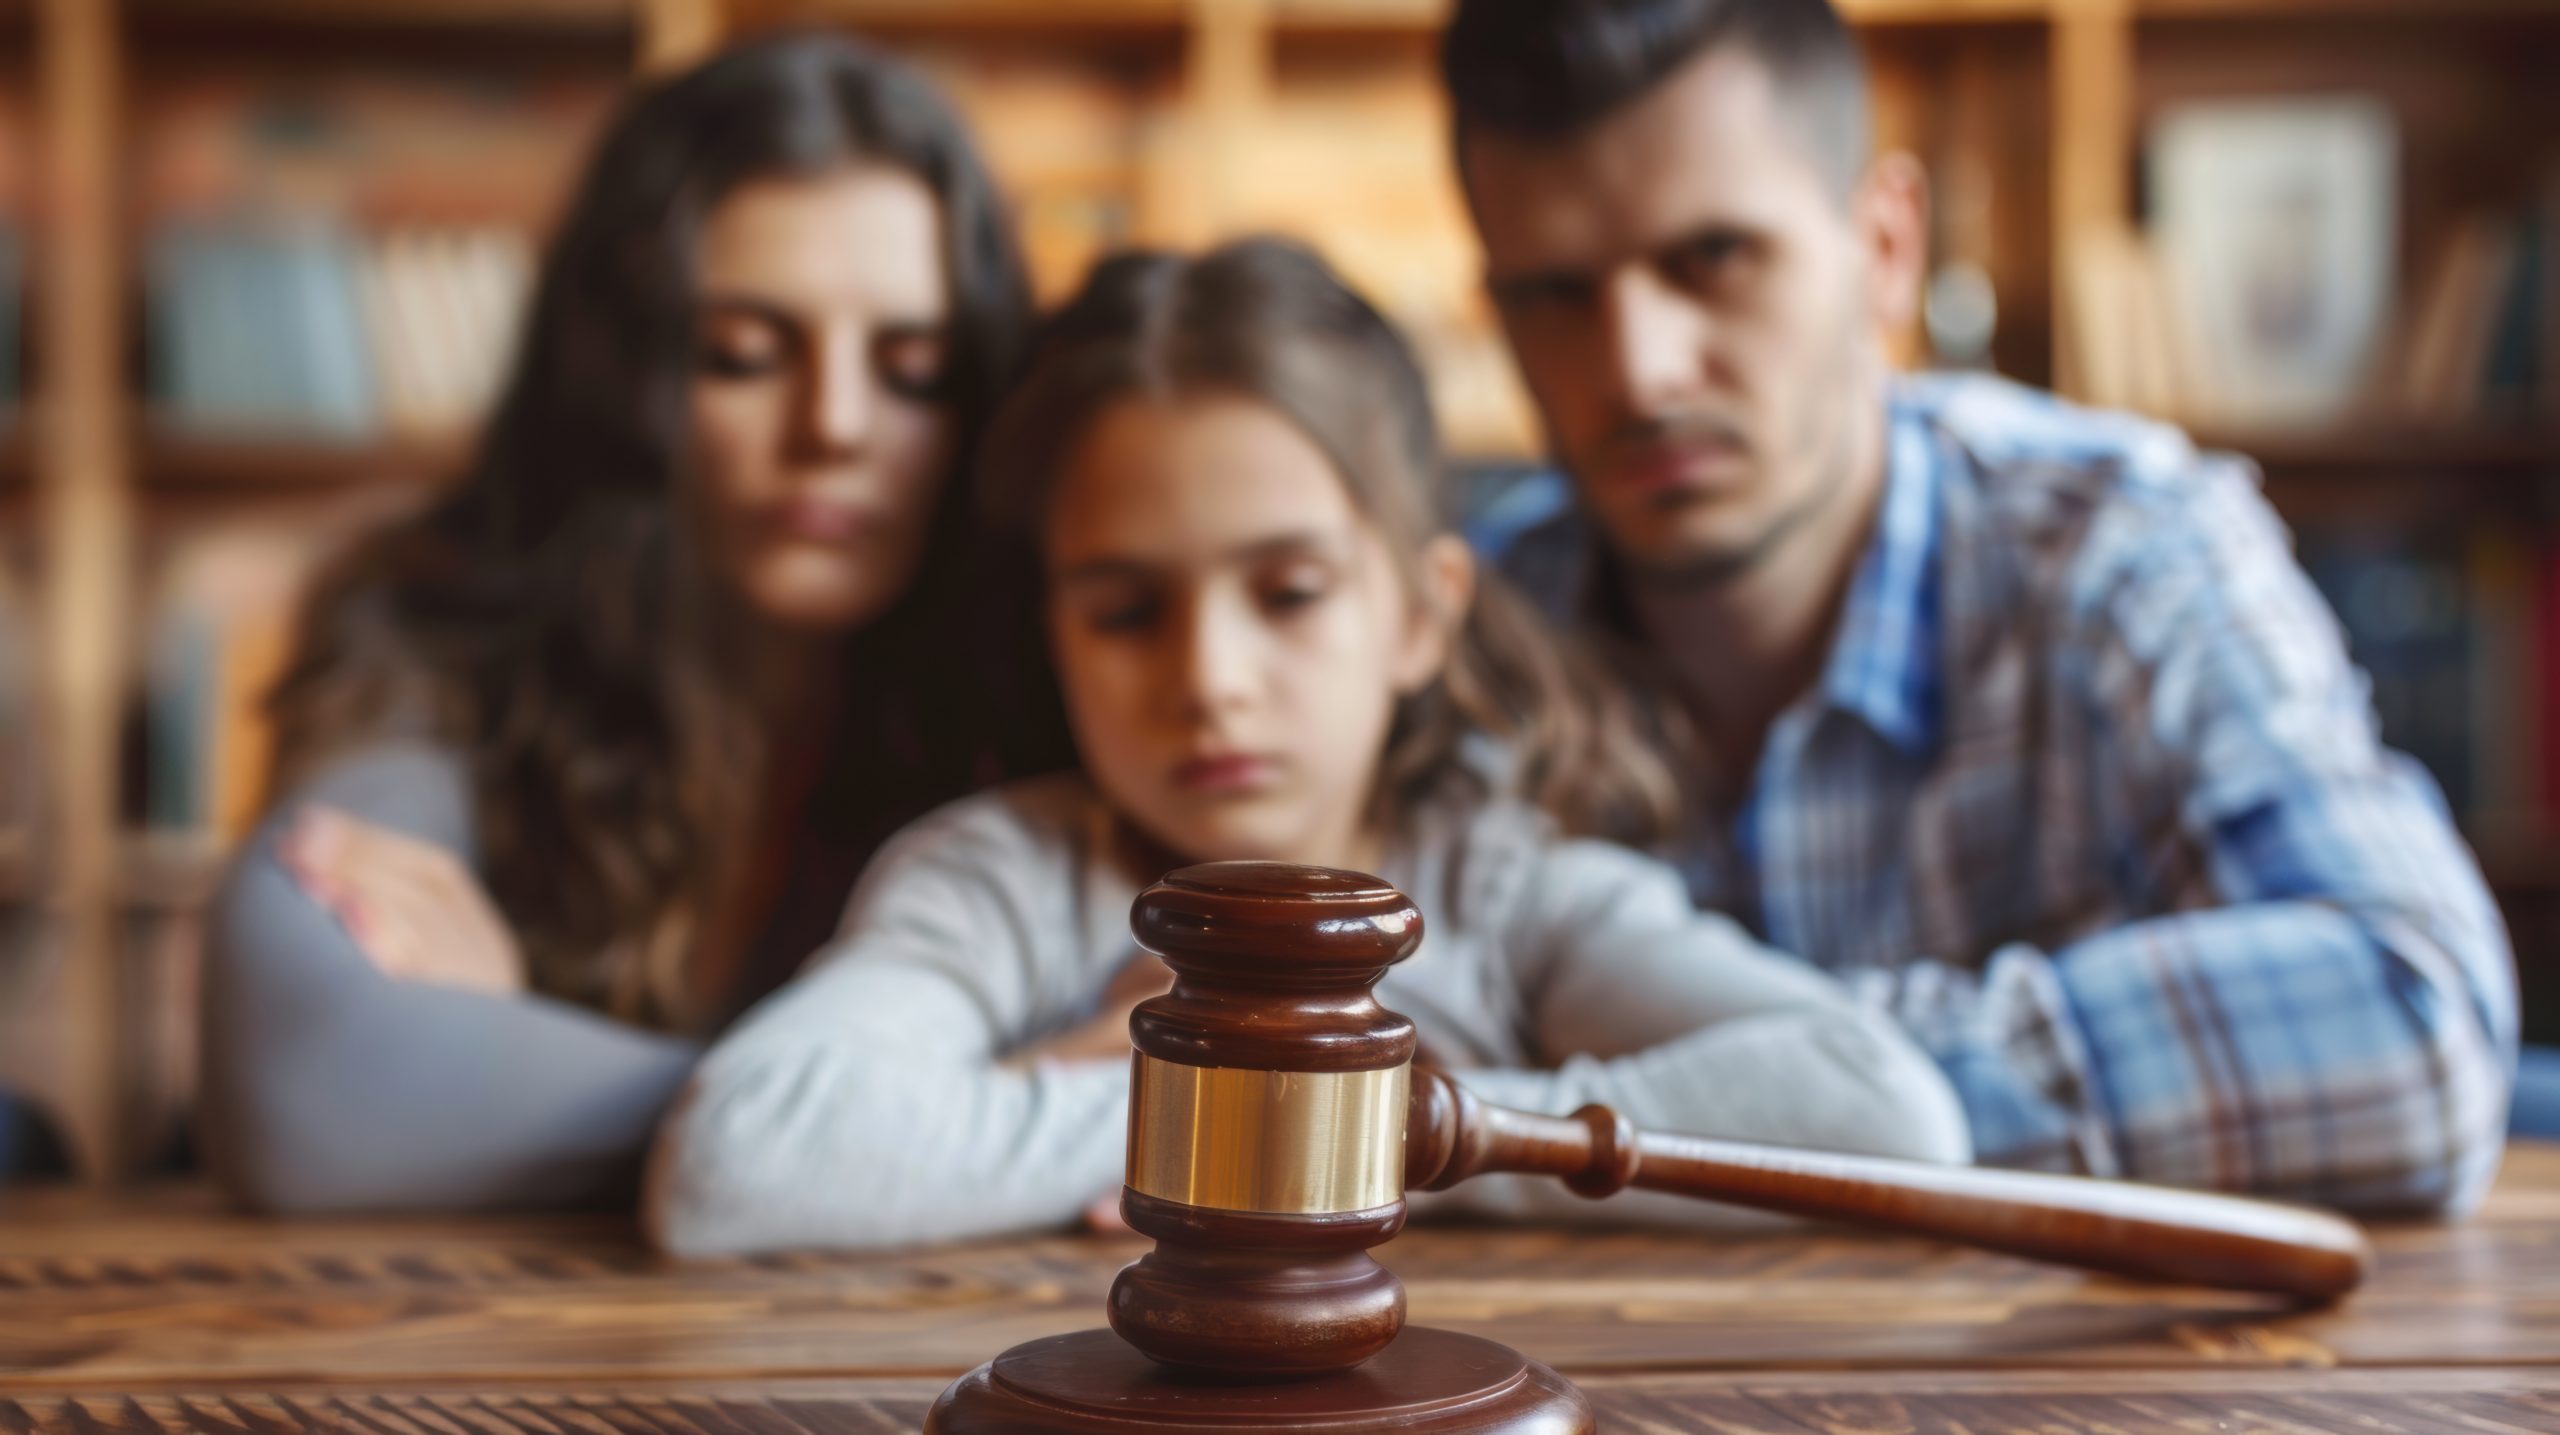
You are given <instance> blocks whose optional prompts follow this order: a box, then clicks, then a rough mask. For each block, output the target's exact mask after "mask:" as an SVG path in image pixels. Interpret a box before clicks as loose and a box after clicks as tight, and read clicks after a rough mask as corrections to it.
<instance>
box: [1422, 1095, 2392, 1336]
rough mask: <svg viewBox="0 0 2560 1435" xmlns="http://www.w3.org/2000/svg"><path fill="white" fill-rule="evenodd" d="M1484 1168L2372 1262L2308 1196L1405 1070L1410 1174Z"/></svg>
mask: <svg viewBox="0 0 2560 1435" xmlns="http://www.w3.org/2000/svg"><path fill="white" fill-rule="evenodd" d="M1492 1172H1521V1173H1527V1174H1533V1175H1548V1176H1557V1177H1561V1178H1563V1180H1564V1183H1565V1185H1566V1186H1567V1187H1568V1188H1570V1189H1572V1190H1573V1191H1575V1192H1577V1193H1579V1194H1581V1195H1585V1196H1593V1197H1599V1196H1607V1195H1611V1194H1614V1193H1615V1192H1617V1191H1620V1190H1623V1189H1624V1188H1626V1187H1628V1186H1636V1187H1639V1188H1641V1189H1644V1190H1650V1191H1668V1192H1672V1193H1675V1194H1678V1195H1683V1196H1700V1197H1705V1198H1707V1199H1709V1200H1716V1201H1725V1202H1730V1203H1731V1204H1734V1205H1737V1206H1751V1207H1756V1208H1758V1209H1760V1210H1764V1211H1777V1212H1782V1213H1784V1214H1787V1215H1792V1216H1806V1217H1813V1218H1817V1219H1826V1220H1834V1221H1841V1222H1846V1223H1850V1224H1854V1225H1860V1226H1871V1227H1877V1228H1881V1229H1884V1230H1889V1231H1900V1232H1903V1233H1905V1234H1908V1235H1915V1236H1926V1237H1930V1238H1932V1239H1935V1240H1942V1241H1954V1242H1958V1243H1960V1244H1963V1245H1968V1246H1977V1247H1980V1248H1981V1249H1983V1250H1989V1251H1999V1252H2002V1253H2004V1254H2008V1255H2015V1256H2026V1257H2030V1258H2032V1259H2035V1260H2042V1261H2054V1262H2058V1263H2060V1264H2063V1265H2071V1266H2080V1267H2084V1268H2086V1269H2089V1270H2099V1271H2107V1272H2110V1273H2112V1274H2115V1275H2123V1276H2132V1277H2135V1278H2137V1279H2141V1280H2154V1281H2169V1282H2174V1283H2177V1284H2182V1285H2198V1286H2213V1287H2218V1288H2222V1289H2229V1290H2246V1291H2264V1292H2270V1293H2273V1294H2278V1295H2286V1296H2293V1297H2296V1298H2299V1299H2304V1300H2314V1301H2326V1300H2334V1299H2336V1298H2337V1297H2339V1296H2342V1295H2345V1294H2346V1293H2347V1292H2349V1291H2351V1290H2353V1289H2355V1288H2356V1286H2357V1285H2358V1284H2359V1283H2360V1282H2362V1281H2363V1279H2364V1276H2365V1272H2366V1270H2367V1269H2368V1268H2369V1267H2370V1266H2371V1265H2372V1263H2373V1253H2372V1250H2371V1248H2370V1247H2368V1246H2367V1245H2366V1244H2365V1239H2364V1234H2363V1232H2361V1231H2359V1230H2358V1229H2357V1228H2356V1226H2355V1225H2354V1223H2352V1222H2350V1221H2347V1220H2345V1219H2344V1218H2342V1217H2339V1216H2336V1215H2333V1214H2331V1213H2329V1212H2327V1211H2318V1210H2313V1209H2310V1208H2308V1207H2303V1206H2291V1205H2281V1204H2278V1203H2276V1202H2272V1201H2257V1200H2249V1199H2245V1198H2242V1197H2238V1196H2221V1195H2214V1194H2211V1193H2208V1192H2203V1191H2181V1190H2174V1189H2171V1188H2169V1187H2165V1186H2146V1185H2140V1184H2137V1183H2134V1182H2130V1181H2103V1180H2097V1179H2093V1178H2090V1177H2083V1176H2048V1175H2039V1174H2036V1173H2032V1172H2026V1171H1995V1170H1987V1169H1984V1168H1981V1167H1976V1166H1938V1165H1932V1164H1930V1163H1928V1162H1924V1161H1897V1160H1892V1159H1889V1158H1886V1157H1881V1156H1847V1155H1838V1154H1835V1153H1832V1152H1827V1151H1810V1150H1799V1149H1796V1148H1793V1147H1786V1146H1767V1145H1759V1144H1755V1143H1752V1142H1746V1141H1716V1140H1709V1139H1707V1138H1705V1137H1699V1136H1680V1135H1672V1134H1667V1133H1657V1132H1643V1131H1638V1130H1637V1129H1636V1128H1635V1126H1634V1124H1633V1123H1632V1122H1629V1121H1628V1120H1627V1119H1626V1118H1625V1117H1622V1116H1620V1115H1619V1114H1618V1113H1616V1112H1615V1111H1612V1110H1611V1109H1609V1108H1608V1107H1605V1106H1586V1107H1584V1108H1582V1109H1581V1110H1580V1111H1577V1112H1575V1113H1574V1114H1573V1115H1571V1116H1539V1115H1533V1114H1531V1113H1529V1112H1525V1111H1515V1110H1512V1109H1511V1108H1509V1107H1506V1106H1496V1105H1493V1104H1492V1103H1490V1102H1485V1101H1479V1100H1478V1099H1476V1097H1474V1096H1473V1095H1471V1094H1470V1093H1469V1092H1468V1091H1467V1090H1466V1088H1464V1087H1462V1086H1460V1085H1458V1084H1457V1083H1456V1082H1454V1081H1452V1080H1450V1079H1449V1077H1448V1076H1447V1075H1446V1074H1445V1073H1443V1072H1440V1071H1436V1070H1433V1069H1431V1068H1428V1067H1416V1068H1415V1069H1414V1073H1413V1098H1412V1108H1411V1111H1410V1114H1409V1118H1408V1121H1407V1126H1406V1141H1405V1185H1406V1187H1407V1188H1408V1189H1411V1190H1419V1191H1438V1190H1445V1189H1446V1188H1448V1187H1450V1186H1454V1185H1456V1184H1457V1183H1459V1182H1460V1181H1464V1180H1466V1179H1467V1178H1468V1177H1470V1176H1480V1175H1485V1174H1488V1173H1492Z"/></svg>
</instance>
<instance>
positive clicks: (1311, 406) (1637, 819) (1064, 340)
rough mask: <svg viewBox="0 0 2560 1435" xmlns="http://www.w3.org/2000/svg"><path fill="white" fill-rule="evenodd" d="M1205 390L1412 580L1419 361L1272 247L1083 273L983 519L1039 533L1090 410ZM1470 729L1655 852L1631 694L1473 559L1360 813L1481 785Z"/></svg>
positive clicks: (1426, 416)
mask: <svg viewBox="0 0 2560 1435" xmlns="http://www.w3.org/2000/svg"><path fill="white" fill-rule="evenodd" d="M1202 393H1221V394H1236V395H1241V396H1243V397H1246V398H1250V399H1254V400H1257V401H1259V402H1262V403H1265V404H1269V405H1270V406H1271V407H1272V408H1274V409H1276V410H1278V411H1279V412H1280V413H1281V414H1283V415H1285V416H1286V417H1287V418H1288V419H1289V420H1290V421H1291V422H1292V423H1294V424H1296V425H1297V426H1298V428H1299V429H1300V430H1301V431H1302V432H1304V433H1305V434H1306V435H1307V436H1308V437H1309V438H1311V439H1313V440H1314V441H1315V443H1316V445H1317V446H1318V447H1319V448H1321V449H1323V450H1324V452H1325V454H1326V456H1327V457H1329V458H1331V459H1332V460H1333V466H1334V470H1335V471H1336V472H1337V473H1339V474H1340V475H1341V477H1342V482H1343V484H1344V486H1345V487H1346V488H1348V489H1349V490H1350V493H1351V498H1352V501H1353V502H1354V503H1355V504H1357V505H1358V506H1359V508H1360V510H1361V512H1362V513H1364V514H1365V515H1367V517H1368V518H1369V519H1370V521H1371V522H1373V523H1375V524H1376V525H1377V526H1378V528H1379V531H1380V532H1381V533H1382V534H1384V535H1385V538H1386V542H1387V548H1388V550H1389V552H1390V553H1392V554H1393V556H1394V558H1395V561H1396V563H1397V565H1398V568H1399V570H1400V572H1401V573H1402V575H1403V577H1404V580H1405V582H1406V585H1407V587H1408V589H1409V590H1411V591H1419V589H1420V586H1421V567H1422V561H1423V552H1424V548H1425V546H1426V545H1427V544H1428V542H1429V541H1430V539H1431V538H1432V537H1433V536H1434V535H1435V534H1438V533H1440V532H1443V531H1445V525H1444V524H1443V523H1442V522H1441V515H1440V514H1439V512H1438V507H1439V505H1438V504H1437V503H1436V502H1435V501H1434V499H1435V494H1434V492H1433V488H1434V484H1435V481H1436V480H1437V478H1438V477H1439V470H1440V440H1439V430H1438V425H1437V424H1436V422H1435V421H1434V419H1433V416H1432V411H1431V395H1430V390H1429V388H1428V387H1427V386H1426V384H1425V383H1424V381H1423V376H1422V369H1421V366H1420V365H1419V364H1418V363H1417V362H1416V361H1415V359H1414V356H1413V350H1412V348H1411V346H1409V345H1408V344H1406V342H1405V341H1404V337H1403V336H1402V335H1401V334H1399V333H1397V332H1396V328H1395V326H1394V325H1393V324H1391V323H1389V322H1388V321H1387V319H1386V318H1385V316H1383V315H1381V314H1380V313H1379V312H1378V311H1377V310H1376V309H1375V308H1373V307H1371V306H1370V304H1369V302H1368V301H1367V300H1365V299H1363V298H1361V297H1360V296H1359V294H1357V293H1355V292H1354V291H1353V290H1352V289H1351V288H1350V286H1349V285H1347V284H1345V283H1344V282H1343V281H1342V280H1341V279H1340V278H1339V277H1338V276H1336V275H1335V274H1334V272H1333V270H1332V269H1331V268H1329V267H1327V265H1326V264H1325V262H1324V261H1323V260H1322V259H1320V258H1318V257H1317V256H1316V255H1315V254H1314V253H1313V252H1311V251H1309V250H1306V249H1304V248H1301V247H1299V246H1298V245H1296V244H1293V243H1290V242H1288V241H1286V240H1278V239H1246V240H1240V241H1237V242H1235V243H1231V244H1227V245H1224V246H1222V247H1220V248H1217V249H1213V250H1211V251H1209V252H1208V253H1206V254H1203V255H1200V256H1198V257H1196V258H1192V257H1185V256H1180V255H1173V254H1152V253H1132V254H1122V255H1118V256H1115V257H1113V258H1111V259H1107V260H1105V261H1103V262H1102V263H1101V264H1099V265H1097V266H1095V268H1094V271H1093V273H1092V274H1091V275H1090V276H1088V277H1087V278H1086V280H1085V284H1084V288H1083V289H1082V290H1081V291H1080V292H1078V293H1077V295H1076V297H1075V298H1074V299H1072V300H1070V301H1069V302H1068V304H1067V306H1066V308H1065V309H1064V310H1062V311H1060V313H1059V314H1058V315H1057V316H1056V317H1055V318H1054V319H1052V320H1050V322H1049V323H1048V325H1047V326H1046V327H1045V328H1043V329H1042V330H1041V332H1040V337H1039V341H1038V345H1037V347H1036V348H1035V350H1034V352H1033V354H1032V356H1031V359H1030V361H1029V364H1028V367H1027V368H1026V370H1025V372H1024V374H1023V377H1022V381H1021V383H1020V385H1019V386H1018V387H1017V388H1016V389H1015V390H1014V392H1013V394H1012V396H1011V397H1010V398H1008V399H1007V400H1006V402H1005V406H1004V408H1003V410H1002V411H1001V412H1000V413H999V414H998V415H997V417H996V423H995V428H994V430H993V431H992V433H991V434H990V436H989V438H988V441H987V452H986V455H985V458H984V460H983V462H982V463H981V466H980V473H979V499H980V502H981V503H982V504H984V505H985V507H986V510H987V513H988V516H989V518H990V520H991V521H993V522H995V523H997V524H999V525H1000V526H1003V527H1007V528H1010V529H1012V530H1014V531H1016V532H1024V533H1027V532H1033V531H1036V530H1037V529H1038V527H1039V526H1040V525H1041V524H1042V523H1043V522H1044V521H1045V519H1046V514H1047V512H1048V508H1049V501H1050V496H1051V494H1052V493H1053V491H1054V490H1055V488H1056V485H1057V479H1058V476H1059V466H1060V464H1061V462H1062V461H1063V459H1064V457H1065V456H1066V455H1068V454H1071V453H1072V452H1074V449H1075V445H1076V442H1077V440H1078V439H1079V437H1080V436H1081V435H1082V434H1083V432H1084V430H1085V428H1086V427H1087V425H1089V424H1090V423H1092V421H1093V420H1094V419H1095V418H1096V417H1097V416H1098V415H1100V414H1101V413H1102V412H1103V410H1105V409H1107V408H1109V407H1110V406H1111V405H1112V404H1114V403H1116V402H1119V401H1121V400H1123V399H1127V398H1133V397H1134V398H1143V399H1155V400H1164V399H1179V398H1184V397H1188V396H1191V395H1195V394H1202ZM1477 734H1482V735H1486V736H1491V737H1494V738H1497V739H1499V740H1501V741H1502V742H1504V743H1505V744H1507V746H1508V747H1509V750H1510V755H1511V759H1512V761H1511V767H1512V771H1511V773H1510V775H1509V777H1508V782H1509V784H1510V790H1511V791H1512V792H1514V793H1516V794H1517V795H1519V796H1522V797H1525V798H1527V799H1528V800H1530V801H1532V802H1534V803H1536V804H1537V805H1539V806H1540V807H1543V808H1544V809H1546V810H1547V812H1548V813H1549V814H1550V815H1552V816H1553V817H1555V818H1556V819H1557V821H1558V822H1559V823H1560V824H1561V825H1562V826H1563V827H1565V828H1566V829H1567V830H1569V831H1573V832H1579V833H1593V834H1599V835H1604V836H1609V837H1614V838H1617V839H1619V840H1622V841H1628V842H1634V843H1637V844H1639V845H1652V844H1655V843H1658V842H1661V841H1664V840H1666V839H1667V838H1668V837H1669V836H1670V835H1671V834H1672V833H1673V832H1674V831H1675V830H1676V823H1677V821H1678V816H1679V802H1680V792H1679V786H1678V783H1677V781H1676V780H1675V779H1674V777H1673V775H1672V772H1671V769H1670V767H1669V765H1668V764H1667V763H1666V762H1665V761H1664V760H1663V759H1662V758H1661V757H1660V756H1659V755H1658V754H1657V753H1656V752H1655V750H1654V748H1653V747H1652V745H1651V744H1650V743H1649V742H1648V740H1647V736H1646V734H1647V729H1646V728H1645V726H1644V725H1643V722H1642V713H1641V711H1640V709H1639V708H1638V706H1637V704H1636V703H1635V702H1634V700H1633V699H1632V698H1631V697H1629V696H1628V695H1627V694H1626V693H1625V691H1624V690H1623V689H1622V688H1621V687H1620V686H1619V685H1618V684H1617V683H1615V682H1614V681H1612V680H1611V678H1610V676H1609V675H1608V674H1607V673H1606V672H1605V671H1603V670H1602V669H1601V667H1600V665H1599V664H1597V663H1596V662H1593V661H1590V660H1588V659H1587V658H1586V657H1584V656H1582V655H1579V654H1577V653H1574V652H1572V651H1570V650H1568V649H1567V648H1565V647H1564V646H1563V645H1561V644H1560V643H1559V642H1558V641H1557V640H1556V638H1555V636H1554V635H1553V633H1552V632H1551V631H1550V630H1549V628H1548V626H1547V624H1546V622H1545V621H1544V620H1543V619H1542V618H1540V617H1539V616H1538V614H1537V612H1536V610H1535V609H1534V608H1532V607H1531V606H1530V604H1529V602H1528V600H1527V599H1526V598H1524V597H1522V596H1521V595H1520V594H1519V593H1517V592H1516V591H1514V590H1513V589H1512V588H1511V586H1510V585H1509V584H1508V583H1506V582H1504V581H1503V579H1502V577H1501V576H1500V575H1499V574H1495V573H1490V572H1488V573H1484V574H1482V575H1481V576H1480V577H1479V579H1478V581H1477V584H1476V590H1475V597H1474V600H1473V601H1472V602H1470V603H1469V604H1468V605H1467V610H1466V612H1465V613H1463V614H1461V615H1459V622H1458V625H1457V634H1456V641H1455V642H1454V643H1453V644H1452V645H1451V648H1450V654H1449V662H1448V666H1447V668H1446V670H1445V671H1444V672H1443V673H1442V674H1441V677H1440V680H1439V681H1438V682H1435V683H1433V684H1432V685H1430V686H1429V687H1428V688H1426V689H1425V690H1423V691H1422V692H1420V693H1417V694H1415V695H1414V696H1412V697H1410V698H1407V699H1405V700H1404V701H1403V702H1402V703H1400V704H1399V705H1398V706H1397V709H1396V712H1395V717H1394V720H1393V722H1392V723H1391V725H1390V727H1389V729H1388V733H1387V744H1386V750H1385V752H1383V753H1382V754H1380V758H1379V764H1378V778H1377V785H1376V788H1375V790H1374V792H1373V794H1372V797H1373V801H1374V803H1375V809H1374V810H1375V812H1376V814H1377V816H1378V817H1379V818H1380V819H1381V820H1382V821H1383V822H1385V823H1386V824H1388V825H1390V826H1393V825H1396V824H1398V823H1401V822H1402V821H1403V820H1404V819H1405V817H1406V816H1407V815H1409V814H1410V813H1411V812H1412V811H1413V810H1414V809H1415V808H1416V807H1418V806H1419V805H1420V804H1421V803H1422V802H1424V801H1425V800H1426V799H1428V798H1429V797H1431V796H1432V795H1433V794H1435V793H1438V792H1440V791H1442V790H1444V789H1445V788H1446V787H1447V786H1448V785H1449V784H1451V783H1453V782H1458V783H1468V784H1472V785H1474V786H1475V787H1476V788H1477V789H1478V791H1479V795H1481V794H1482V793H1483V792H1484V790H1485V789H1486V788H1487V787H1488V786H1489V783H1488V780H1487V779H1486V777H1485V775H1484V773H1483V772H1482V771H1481V770H1480V768H1479V766H1478V765H1477V764H1475V763H1473V762H1471V761H1470V760H1469V759H1468V757H1467V753H1466V748H1467V746H1468V739H1469V738H1470V737H1471V736H1472V735H1477Z"/></svg>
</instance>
